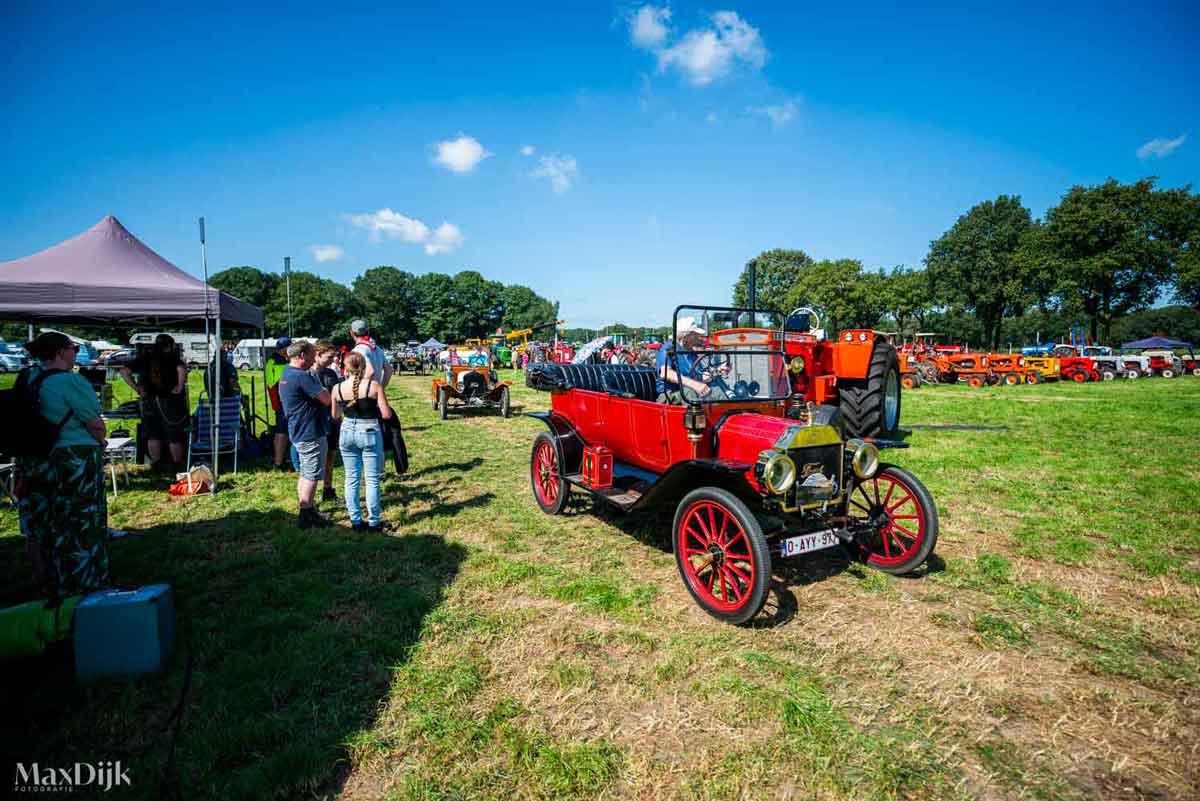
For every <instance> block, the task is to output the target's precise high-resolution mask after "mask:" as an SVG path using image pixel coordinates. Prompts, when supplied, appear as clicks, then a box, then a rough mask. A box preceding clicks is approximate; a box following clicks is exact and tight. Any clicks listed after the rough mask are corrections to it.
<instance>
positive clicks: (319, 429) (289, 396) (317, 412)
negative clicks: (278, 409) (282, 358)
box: [279, 365, 329, 442]
mask: <svg viewBox="0 0 1200 801" xmlns="http://www.w3.org/2000/svg"><path fill="white" fill-rule="evenodd" d="M324 391H325V387H323V386H321V382H320V381H319V380H317V377H316V376H315V375H313V374H312V373H310V372H308V371H307V370H301V369H300V368H299V367H292V366H291V365H288V366H287V367H285V368H283V375H281V376H280V377H279V400H280V401H281V402H282V403H283V413H284V415H285V416H286V417H287V426H288V437H289V438H291V440H292V442H314V441H316V440H319V439H324V438H325V435H326V434H328V433H329V428H328V423H327V420H328V418H329V413H328V412H327V411H326V410H325V407H324V406H323V405H322V404H320V403H318V402H317V401H316V400H315V398H316V397H317V396H318V395H320V394H321V393H322V392H324Z"/></svg>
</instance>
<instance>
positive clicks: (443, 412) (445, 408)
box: [438, 387, 450, 420]
mask: <svg viewBox="0 0 1200 801" xmlns="http://www.w3.org/2000/svg"><path fill="white" fill-rule="evenodd" d="M449 412H450V393H449V392H447V391H446V388H445V387H438V417H441V418H442V419H443V420H445V419H446V417H447V416H448V414H449Z"/></svg>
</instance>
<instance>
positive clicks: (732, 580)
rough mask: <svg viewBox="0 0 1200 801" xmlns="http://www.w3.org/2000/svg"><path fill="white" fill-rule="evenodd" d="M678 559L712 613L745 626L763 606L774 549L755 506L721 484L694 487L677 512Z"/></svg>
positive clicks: (692, 588)
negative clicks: (696, 488)
mask: <svg viewBox="0 0 1200 801" xmlns="http://www.w3.org/2000/svg"><path fill="white" fill-rule="evenodd" d="M672 539H673V542H674V546H675V564H676V566H677V567H678V568H679V575H680V577H681V578H682V579H683V583H684V585H685V586H686V587H687V589H688V592H690V593H691V594H692V598H693V599H694V600H695V601H696V603H697V604H699V605H700V608H701V609H703V610H704V611H705V612H707V613H708V614H710V615H712V616H713V617H715V618H716V619H717V620H723V621H725V622H726V623H733V624H735V625H741V624H743V623H746V622H748V621H749V620H750V619H751V618H753V617H754V616H755V615H757V614H758V612H759V610H760V609H762V607H763V603H765V602H766V600H767V588H768V587H769V586H770V583H771V551H770V549H769V548H768V547H767V538H766V537H765V536H763V532H762V526H761V525H759V522H758V519H757V518H755V516H754V513H753V512H751V511H750V507H748V506H746V504H745V503H744V502H743V501H742V500H741V499H739V498H738V497H737V496H736V495H734V494H733V493H731V492H728V491H726V490H723V489H719V488H717V487H701V488H700V489H698V490H693V491H692V492H689V493H688V494H687V496H685V497H684V499H683V500H682V501H680V503H679V507H678V509H676V511H675V536H674V537H673V538H672Z"/></svg>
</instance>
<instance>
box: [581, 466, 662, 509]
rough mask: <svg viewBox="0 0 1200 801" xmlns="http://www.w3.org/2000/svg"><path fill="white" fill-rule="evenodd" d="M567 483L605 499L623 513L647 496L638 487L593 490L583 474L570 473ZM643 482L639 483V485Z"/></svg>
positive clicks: (642, 489)
mask: <svg viewBox="0 0 1200 801" xmlns="http://www.w3.org/2000/svg"><path fill="white" fill-rule="evenodd" d="M566 478H567V481H569V482H571V483H572V484H574V485H575V486H576V487H579V488H580V489H582V490H584V491H585V492H590V493H592V494H593V495H595V496H597V497H599V498H603V499H604V500H606V501H608V502H609V503H611V504H613V505H614V506H617V507H619V508H620V509H621V510H622V511H626V512H628V511H629V510H630V509H632V508H633V506H634V504H636V503H637V502H638V501H640V500H641V499H642V496H643V495H644V494H645V492H644V489H645V488H641V487H638V486H631V487H609V488H608V489H592V488H591V487H589V486H588V485H587V484H584V483H583V474H582V473H569V474H568V475H567V477H566ZM640 483H642V482H639V484H640Z"/></svg>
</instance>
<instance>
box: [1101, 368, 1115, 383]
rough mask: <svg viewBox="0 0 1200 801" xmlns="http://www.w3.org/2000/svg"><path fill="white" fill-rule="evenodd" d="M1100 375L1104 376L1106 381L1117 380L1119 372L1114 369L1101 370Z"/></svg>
mask: <svg viewBox="0 0 1200 801" xmlns="http://www.w3.org/2000/svg"><path fill="white" fill-rule="evenodd" d="M1100 377H1101V378H1103V379H1104V380H1105V381H1116V380H1117V373H1116V371H1114V370H1101V371H1100Z"/></svg>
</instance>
